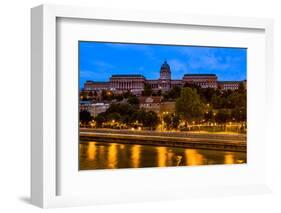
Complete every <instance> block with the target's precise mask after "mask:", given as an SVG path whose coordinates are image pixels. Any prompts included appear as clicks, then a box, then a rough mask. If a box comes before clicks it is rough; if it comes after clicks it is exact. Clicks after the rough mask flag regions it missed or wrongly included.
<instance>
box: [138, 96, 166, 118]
mask: <svg viewBox="0 0 281 213" xmlns="http://www.w3.org/2000/svg"><path fill="white" fill-rule="evenodd" d="M139 101H140V108H142V109H144V110H145V111H153V112H156V113H157V114H159V113H160V103H161V96H150V97H144V96H141V97H140V98H139Z"/></svg>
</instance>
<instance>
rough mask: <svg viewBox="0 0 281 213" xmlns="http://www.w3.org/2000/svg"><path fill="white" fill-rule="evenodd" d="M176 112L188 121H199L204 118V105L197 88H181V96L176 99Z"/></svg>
mask: <svg viewBox="0 0 281 213" xmlns="http://www.w3.org/2000/svg"><path fill="white" fill-rule="evenodd" d="M176 113H177V114H179V115H181V116H182V117H183V119H185V120H187V121H188V122H192V121H198V120H201V119H202V118H203V115H204V105H203V103H202V102H201V101H200V96H199V95H198V94H197V92H196V89H192V88H189V87H185V88H183V89H182V90H181V95H180V97H179V98H178V99H177V100H176Z"/></svg>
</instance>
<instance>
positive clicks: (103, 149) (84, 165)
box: [79, 142, 246, 170]
mask: <svg viewBox="0 0 281 213" xmlns="http://www.w3.org/2000/svg"><path fill="white" fill-rule="evenodd" d="M79 147H80V169H82V170H83V169H116V168H142V167H166V166H195V165H208V164H209V165H210V164H237V163H245V162H246V153H239V152H225V151H217V150H203V149H185V148H174V147H162V146H144V145H130V144H118V143H105V142H81V143H80V146H79Z"/></svg>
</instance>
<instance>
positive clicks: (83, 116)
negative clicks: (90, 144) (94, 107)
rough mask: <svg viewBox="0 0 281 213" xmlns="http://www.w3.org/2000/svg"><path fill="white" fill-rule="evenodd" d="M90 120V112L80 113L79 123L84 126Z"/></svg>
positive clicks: (83, 111)
mask: <svg viewBox="0 0 281 213" xmlns="http://www.w3.org/2000/svg"><path fill="white" fill-rule="evenodd" d="M91 120H92V116H91V114H90V112H88V111H87V110H82V111H80V122H81V123H82V124H84V125H88V123H89V122H90V121H91Z"/></svg>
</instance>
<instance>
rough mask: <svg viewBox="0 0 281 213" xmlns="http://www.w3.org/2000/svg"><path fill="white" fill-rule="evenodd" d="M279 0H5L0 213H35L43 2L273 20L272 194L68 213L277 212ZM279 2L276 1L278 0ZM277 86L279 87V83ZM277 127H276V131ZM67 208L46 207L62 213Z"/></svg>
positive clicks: (0, 46)
mask: <svg viewBox="0 0 281 213" xmlns="http://www.w3.org/2000/svg"><path fill="white" fill-rule="evenodd" d="M279 2H280V1H278V0H260V1H258V0H253V1H252V0H232V1H226V0H211V1H210V0H205V1H204V0H173V1H165V0H154V1H153V0H138V1H136V0H135V1H133V0H80V1H79V2H78V1H74V0H56V1H48V0H46V1H43V2H42V1H39V0H9V1H2V2H1V7H0V16H1V17H0V26H1V32H0V38H1V39H0V65H1V66H0V74H1V75H0V91H1V104H0V109H1V110H0V125H1V126H0V133H1V134H0V138H1V139H0V143H1V146H0V165H1V167H0V171H1V174H0V212H19V211H21V212H37V211H40V209H38V208H36V207H34V206H32V205H30V204H29V188H30V184H29V178H30V175H29V173H30V166H29V164H30V156H29V153H30V152H29V149H30V127H29V125H30V103H29V102H30V8H31V7H34V6H37V5H39V4H42V3H55V4H71V5H76V4H79V5H80V6H99V7H112V8H123V9H139V10H152V11H167V12H174V13H176V12H185V13H191V14H215V15H231V16H250V17H269V18H274V20H275V45H274V46H275V50H274V52H275V82H274V83H275V88H276V89H275V91H274V96H275V100H276V101H275V112H274V115H275V121H274V124H272V128H275V132H276V134H275V135H274V138H275V140H274V141H272V151H273V155H272V168H271V169H273V170H274V180H273V181H274V193H273V194H270V195H259V196H241V197H224V198H208V199H206V198H202V199H198V198H196V199H192V200H185V201H171V202H156V203H152V202H149V203H138V204H122V205H121V204H119V205H108V206H94V207H80V208H72V209H67V211H68V212H77V211H83V212H113V211H114V212H160V211H161V212H228V213H231V212H235V213H237V212H281V205H280V200H281V181H280V180H281V169H280V167H281V166H280V165H279V162H280V163H281V157H280V156H281V155H280V154H279V153H280V151H279V150H281V145H280V144H281V138H280V137H278V133H279V131H280V130H281V124H279V123H280V122H281V121H280V118H281V116H280V115H281V113H280V110H279V109H281V101H280V100H281V93H280V91H281V89H280V88H281V83H280V82H281V74H280V70H281V63H280V61H279V60H278V59H279V58H280V57H281V46H280V44H281V12H280V11H281V9H280V8H281V5H279ZM280 4H281V3H280ZM278 84H279V85H278ZM279 129H280V130H279ZM63 210H66V209H55V210H47V211H52V212H61V211H63Z"/></svg>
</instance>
